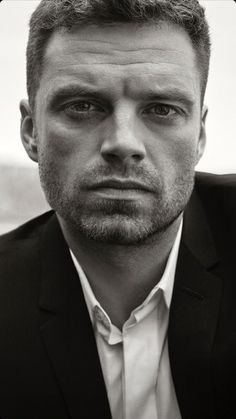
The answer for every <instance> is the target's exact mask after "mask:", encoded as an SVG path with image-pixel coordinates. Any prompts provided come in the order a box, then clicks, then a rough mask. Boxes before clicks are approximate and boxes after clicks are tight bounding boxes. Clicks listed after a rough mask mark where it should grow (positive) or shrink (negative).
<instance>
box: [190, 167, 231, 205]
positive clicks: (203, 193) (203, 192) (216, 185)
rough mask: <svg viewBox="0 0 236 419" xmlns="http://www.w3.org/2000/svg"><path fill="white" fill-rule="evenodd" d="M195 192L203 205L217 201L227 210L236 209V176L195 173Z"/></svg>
mask: <svg viewBox="0 0 236 419" xmlns="http://www.w3.org/2000/svg"><path fill="white" fill-rule="evenodd" d="M195 190H196V191H197V193H198V194H199V195H200V197H201V199H202V201H203V203H204V202H205V203H206V204H207V203H208V202H209V203H210V202H216V201H217V202H221V206H224V207H228V208H229V209H230V207H232V208H235V207H236V174H224V175H217V174H211V173H203V172H197V173H196V178H195ZM215 209H216V210H217V208H215Z"/></svg>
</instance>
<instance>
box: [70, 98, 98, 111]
mask: <svg viewBox="0 0 236 419" xmlns="http://www.w3.org/2000/svg"><path fill="white" fill-rule="evenodd" d="M96 110H97V107H96V106H94V105H93V104H92V103H90V102H85V101H79V102H75V103H69V104H67V105H66V106H65V111H67V112H72V113H78V114H84V113H88V112H93V111H96Z"/></svg>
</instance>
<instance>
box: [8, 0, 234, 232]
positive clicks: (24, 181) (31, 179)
mask: <svg viewBox="0 0 236 419" xmlns="http://www.w3.org/2000/svg"><path fill="white" fill-rule="evenodd" d="M38 3H39V1H38V0H3V1H2V2H1V3H0V121H1V124H0V126H1V135H0V234H1V233H3V232H6V231H8V230H10V229H11V228H13V227H15V226H17V225H19V224H21V223H22V222H24V221H26V220H28V219H29V218H31V217H33V216H36V215H38V214H40V213H42V212H43V211H46V210H47V209H48V205H47V203H46V202H45V199H44V196H43V193H42V191H41V189H40V185H39V179H38V173H37V165H36V164H35V163H33V162H31V161H30V160H29V158H28V157H27V156H26V153H25V151H24V149H23V146H22V144H21V141H20V134H19V132H20V130H19V127H20V113H19V105H18V104H19V101H20V99H22V98H26V97H27V95H26V72H25V50H26V43H27V34H28V22H29V18H30V15H31V13H32V12H33V10H34V9H35V8H36V7H37V5H38ZM200 3H201V4H202V5H203V6H204V7H205V9H206V15H207V18H208V21H209V24H210V28H211V37H212V58H211V68H210V76H209V83H208V88H207V93H206V99H205V102H206V104H207V105H208V107H209V114H208V118H207V139H208V141H207V148H206V151H205V155H204V157H203V158H202V160H201V162H200V163H199V165H198V167H197V169H198V170H201V171H206V172H213V173H235V172H236V117H235V111H236V52H235V51H236V3H235V2H234V1H233V0H206V1H200Z"/></svg>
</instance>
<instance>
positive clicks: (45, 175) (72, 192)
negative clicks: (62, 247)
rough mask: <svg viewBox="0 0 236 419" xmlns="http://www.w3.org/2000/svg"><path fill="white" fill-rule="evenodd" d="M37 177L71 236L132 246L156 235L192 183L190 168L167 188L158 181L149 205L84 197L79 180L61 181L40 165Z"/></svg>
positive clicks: (180, 207)
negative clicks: (67, 183)
mask: <svg viewBox="0 0 236 419" xmlns="http://www.w3.org/2000/svg"><path fill="white" fill-rule="evenodd" d="M40 179H41V183H42V187H43V189H44V192H45V195H46V199H47V201H48V203H49V204H50V205H51V207H52V208H53V209H54V210H55V211H56V212H57V213H58V215H59V216H60V217H62V219H63V220H64V222H65V223H66V225H67V226H68V229H69V230H70V231H71V232H73V235H74V237H80V238H81V236H84V237H86V238H87V239H89V240H94V241H96V242H100V243H106V244H115V245H125V246H134V245H136V246H137V245H142V244H145V242H150V241H151V240H152V239H154V237H155V236H156V235H160V234H161V233H163V232H164V231H166V230H167V229H168V227H169V226H170V225H171V224H172V223H173V222H174V221H175V220H176V219H177V218H178V217H179V215H180V214H181V212H182V211H183V210H184V208H185V206H186V204H187V202H188V200H189V198H190V195H191V192H192V189H193V185H194V169H193V168H192V167H189V168H188V170H186V171H185V172H184V175H182V176H181V177H178V178H176V179H175V182H174V184H173V185H171V188H170V190H166V189H165V188H164V185H161V184H158V187H157V188H156V191H157V192H156V194H155V196H154V197H153V199H152V200H151V205H149V207H147V206H145V205H143V203H142V201H138V200H135V201H127V200H115V199H114V200H113V199H105V198H103V199H101V198H100V199H99V200H97V201H95V200H94V199H92V200H90V199H89V198H88V199H85V196H84V194H83V192H82V193H80V185H79V184H80V181H78V182H77V183H75V186H74V187H73V188H72V187H68V185H63V183H61V182H60V181H59V180H58V179H59V177H58V176H57V174H56V173H55V174H53V173H52V170H50V173H49V171H48V170H47V165H46V164H43V165H40Z"/></svg>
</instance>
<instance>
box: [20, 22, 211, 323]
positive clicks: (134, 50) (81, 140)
mask: <svg viewBox="0 0 236 419" xmlns="http://www.w3.org/2000/svg"><path fill="white" fill-rule="evenodd" d="M21 113H22V128H21V132H22V140H23V144H24V146H25V148H26V151H27V153H28V154H29V156H30V158H31V159H33V160H34V161H37V162H38V163H39V171H40V178H41V183H42V186H43V189H44V191H45V195H46V197H47V199H48V202H49V203H50V204H51V206H52V207H53V208H54V209H55V210H56V211H57V214H58V217H59V220H60V223H61V226H62V230H63V232H64V235H65V238H66V240H67V242H68V244H69V245H70V247H71V248H72V250H73V251H74V253H75V254H76V255H77V256H78V258H79V260H80V263H81V264H82V266H83V267H84V269H85V271H86V273H87V275H88V277H89V280H90V283H91V285H92V288H93V290H94V291H95V293H96V296H97V298H98V297H99V298H100V302H102V303H103V304H104V306H105V308H106V309H107V310H108V312H109V311H110V313H109V314H110V315H111V317H113V320H114V321H115V322H116V323H117V324H118V325H119V326H120V325H122V323H123V321H124V320H125V319H126V317H127V315H128V313H129V312H130V310H131V309H132V307H134V306H135V305H136V304H137V303H139V302H141V301H142V299H143V298H144V297H145V296H146V294H147V292H148V291H149V290H150V288H151V287H152V286H153V285H154V284H155V283H156V282H157V280H158V279H160V276H161V274H162V272H163V269H164V266H165V263H166V260H167V257H168V254H169V252H170V249H171V246H172V245H173V240H174V237H175V235H176V232H177V229H178V226H179V222H180V214H181V213H182V211H183V209H184V207H185V206H186V203H187V201H188V199H189V197H190V194H191V191H192V187H193V183H194V168H195V165H196V163H197V162H198V161H199V159H200V157H201V155H202V153H203V151H204V147H205V127H204V122H205V116H206V110H205V109H201V97H200V74H199V71H198V68H197V63H196V57H195V52H194V49H193V47H192V44H191V41H190V39H189V37H188V35H187V34H186V32H185V31H184V30H183V29H181V28H179V27H177V26H173V25H167V24H165V23H163V24H162V25H161V26H152V25H144V26H142V27H137V26H135V25H133V24H119V25H113V26H104V27H102V28H101V27H95V26H94V27H93V28H91V27H87V28H86V27H84V28H78V27H74V28H73V29H72V30H71V31H70V32H66V31H62V30H61V31H57V32H55V33H54V34H53V35H52V37H51V39H50V41H49V43H48V46H47V50H46V54H45V64H44V71H43V75H42V78H41V81H40V87H39V90H38V92H37V96H36V111H35V115H34V119H33V118H32V114H31V110H30V108H29V105H28V104H27V102H26V101H22V102H21ZM103 182H106V183H105V184H103ZM157 254H158V256H159V258H158V260H157V257H156V255H157ZM98 255H99V256H98ZM140 257H141V259H140ZM144 257H145V258H146V259H145V260H146V262H147V263H146V264H147V267H146V268H143V266H142V265H141V264H140V261H142V263H143V258H144ZM91 260H92V261H93V267H94V268H91V266H90V265H91ZM146 264H145V265H146ZM95 272H96V280H95V278H94V274H95ZM111 273H112V276H113V277H114V278H115V277H116V275H117V277H120V276H121V275H122V278H123V280H122V281H118V280H117V281H116V279H114V281H108V277H111V276H110V275H111ZM98 278H100V279H99V280H98ZM134 278H135V279H134ZM98 284H99V285H98ZM122 284H123V285H122ZM131 284H132V285H131ZM132 286H133V287H134V292H133V298H132V299H131V298H130V301H128V300H129V298H126V303H123V306H122V304H121V303H120V305H119V304H118V303H117V302H116V301H117V298H119V300H120V299H121V297H122V294H125V293H127V290H129V292H130V291H131V288H132ZM118 288H119V291H118ZM108 293H109V295H110V296H111V297H110V299H109V301H108V298H107V295H108ZM119 293H120V294H119ZM112 300H114V301H113V303H112ZM121 306H122V307H121ZM111 307H113V308H111ZM121 313H123V314H121Z"/></svg>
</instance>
